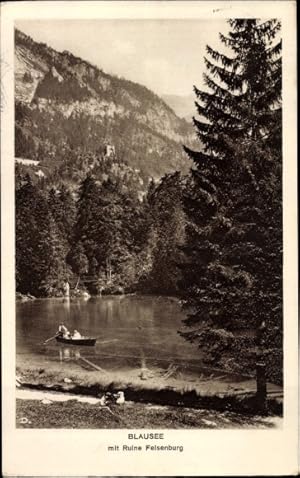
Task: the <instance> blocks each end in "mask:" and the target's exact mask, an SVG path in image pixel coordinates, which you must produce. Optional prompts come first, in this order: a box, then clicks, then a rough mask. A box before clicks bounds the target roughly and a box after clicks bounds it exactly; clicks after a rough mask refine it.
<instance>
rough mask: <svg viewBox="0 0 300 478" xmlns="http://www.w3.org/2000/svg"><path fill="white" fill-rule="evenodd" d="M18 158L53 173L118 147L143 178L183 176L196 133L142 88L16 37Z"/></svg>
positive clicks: (119, 155)
mask: <svg viewBox="0 0 300 478" xmlns="http://www.w3.org/2000/svg"><path fill="white" fill-rule="evenodd" d="M15 100H16V156H18V157H23V158H28V159H35V160H39V161H41V162H42V164H43V165H44V166H45V165H46V166H47V168H48V170H49V171H51V172H53V171H54V170H55V171H56V172H57V170H58V169H59V168H60V170H62V168H65V170H66V169H67V168H69V169H70V168H71V169H72V168H73V169H74V168H80V164H78V157H79V156H80V155H81V156H84V155H86V154H96V155H97V154H100V153H101V151H103V148H105V147H106V145H107V144H110V145H113V147H114V149H115V155H116V157H117V158H118V160H119V161H123V162H126V164H127V165H128V166H129V167H131V168H133V169H137V168H138V169H139V170H140V172H141V176H142V177H144V179H146V178H148V177H149V176H153V177H160V176H162V175H163V174H165V173H167V172H170V171H174V170H178V169H179V170H183V171H186V170H187V169H188V168H189V167H190V164H189V161H188V159H187V158H186V156H185V155H184V153H183V150H182V144H188V145H190V146H191V145H192V143H193V142H194V141H195V138H194V132H193V128H192V126H191V125H190V124H188V123H187V122H186V121H185V120H183V119H180V118H178V117H177V116H176V114H175V113H174V111H173V110H172V109H171V108H170V107H169V106H167V105H166V103H165V102H164V101H163V100H162V99H161V98H159V97H158V96H157V95H155V94H154V93H153V92H151V91H149V90H148V89H147V88H145V87H144V86H141V85H139V84H136V83H133V82H131V81H127V80H124V79H120V78H118V77H115V76H111V75H108V74H106V73H104V72H103V71H101V70H100V69H98V68H96V67H95V66H93V65H91V64H89V63H87V62H86V61H84V60H82V59H80V58H77V57H75V56H73V55H72V54H71V53H69V52H67V51H64V52H62V53H59V52H57V51H55V50H53V49H51V48H49V47H48V46H47V45H45V44H41V43H36V42H34V41H33V40H32V39H31V38H30V37H28V36H27V35H24V34H23V33H22V32H20V31H18V30H16V32H15Z"/></svg>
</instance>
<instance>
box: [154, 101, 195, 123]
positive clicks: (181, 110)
mask: <svg viewBox="0 0 300 478" xmlns="http://www.w3.org/2000/svg"><path fill="white" fill-rule="evenodd" d="M162 99H163V100H164V101H165V102H166V103H167V105H168V106H170V108H172V110H173V111H174V112H175V113H176V115H177V116H179V118H184V119H185V120H186V121H189V122H191V121H192V118H193V116H195V114H196V109H195V96H194V95H186V96H184V95H163V96H162Z"/></svg>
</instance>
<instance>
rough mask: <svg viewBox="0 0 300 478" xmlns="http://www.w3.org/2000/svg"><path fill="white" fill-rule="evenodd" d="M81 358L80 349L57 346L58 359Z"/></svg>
mask: <svg viewBox="0 0 300 478" xmlns="http://www.w3.org/2000/svg"><path fill="white" fill-rule="evenodd" d="M80 358H81V355H80V349H78V348H75V349H72V348H70V347H59V361H60V362H63V361H67V360H78V359H80Z"/></svg>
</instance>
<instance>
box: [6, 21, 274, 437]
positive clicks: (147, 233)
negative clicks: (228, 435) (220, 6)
mask: <svg viewBox="0 0 300 478" xmlns="http://www.w3.org/2000/svg"><path fill="white" fill-rule="evenodd" d="M15 27H16V28H15V188H16V192H15V194H16V210H15V214H16V218H15V219H16V294H17V295H16V298H17V308H16V319H17V322H16V327H17V351H16V352H17V377H16V385H17V387H18V391H17V417H16V419H17V426H20V427H37V428H49V427H54V428H56V427H58V428H61V427H62V428H69V427H70V428H115V427H116V428H122V427H125V428H143V427H145V428H157V427H159V428H193V427H196V428H224V427H225V428H236V427H270V426H279V425H280V423H281V419H280V417H281V416H282V403H283V388H282V385H283V377H282V371H283V368H282V360H283V351H282V338H283V333H282V187H281V176H282V147H281V144H282V125H281V122H282V103H281V97H282V95H281V91H282V85H281V81H282V67H281V64H282V61H281V25H280V21H279V20H278V19H263V20H261V19H256V18H255V19H240V18H239V19H236V18H232V19H228V20H227V21H226V20H222V21H212V20H208V21H207V20H202V21H201V20H200V21H199V20H197V21H193V20H187V21H182V20H179V21H176V20H163V21H160V20H157V21H156V20H145V21H143V20H130V21H125V20H107V21H105V20H103V21H101V20H100V21H99V20H96V21H93V20H90V21H84V20H83V21H68V20H66V21H65V20H64V21H51V20H49V21H44V20H43V21H30V20H29V21H28V20H26V21H23V22H22V21H20V22H16V25H15ZM208 33H209V36H208ZM208 40H209V42H210V44H208V43H207V41H208ZM211 44H212V45H213V46H211ZM145 53H146V54H145ZM54 392H55V393H54Z"/></svg>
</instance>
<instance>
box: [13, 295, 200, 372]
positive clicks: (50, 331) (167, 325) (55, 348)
mask: <svg viewBox="0 0 300 478" xmlns="http://www.w3.org/2000/svg"><path fill="white" fill-rule="evenodd" d="M184 317H185V316H184V314H183V312H182V310H181V308H180V306H179V304H178V303H177V302H176V301H174V300H173V301H171V300H168V299H162V298H156V297H147V296H144V297H142V296H121V297H105V296H103V297H99V298H92V299H90V300H88V301H85V300H81V299H75V300H74V299H70V298H64V299H40V300H35V301H32V302H24V303H18V304H17V353H24V352H26V353H28V354H33V355H37V356H38V355H40V354H44V355H46V356H51V357H54V356H56V357H57V360H60V361H64V360H78V358H79V357H80V353H82V355H83V356H85V357H86V356H94V357H95V359H96V360H97V357H98V358H99V360H104V358H105V360H107V363H108V364H109V365H111V366H117V364H118V367H120V364H121V365H122V364H123V365H124V366H127V365H129V364H130V366H134V367H141V368H147V367H150V363H153V361H157V360H160V361H162V360H166V362H167V363H170V362H171V361H172V360H174V359H179V360H181V359H184V360H182V363H183V364H184V363H185V360H187V359H190V360H195V359H197V357H199V352H198V350H197V347H196V346H193V345H192V344H190V343H188V342H186V341H185V340H184V339H183V338H182V337H180V336H179V334H178V332H177V331H178V330H179V329H180V328H181V326H182V320H183V319H184ZM61 323H64V324H65V326H66V327H67V328H68V329H69V330H71V331H72V330H74V329H77V330H78V331H79V332H80V333H81V334H83V335H88V336H92V337H97V338H98V340H97V343H96V346H95V347H86V348H84V350H83V348H81V350H79V349H78V348H76V347H75V346H71V347H70V346H67V347H66V346H62V345H61V344H58V343H57V342H56V341H55V340H52V341H50V342H49V343H47V345H46V346H43V345H42V344H43V343H44V341H45V340H47V339H48V338H50V337H52V336H53V335H54V334H55V332H56V331H57V329H58V326H59V324H61Z"/></svg>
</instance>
